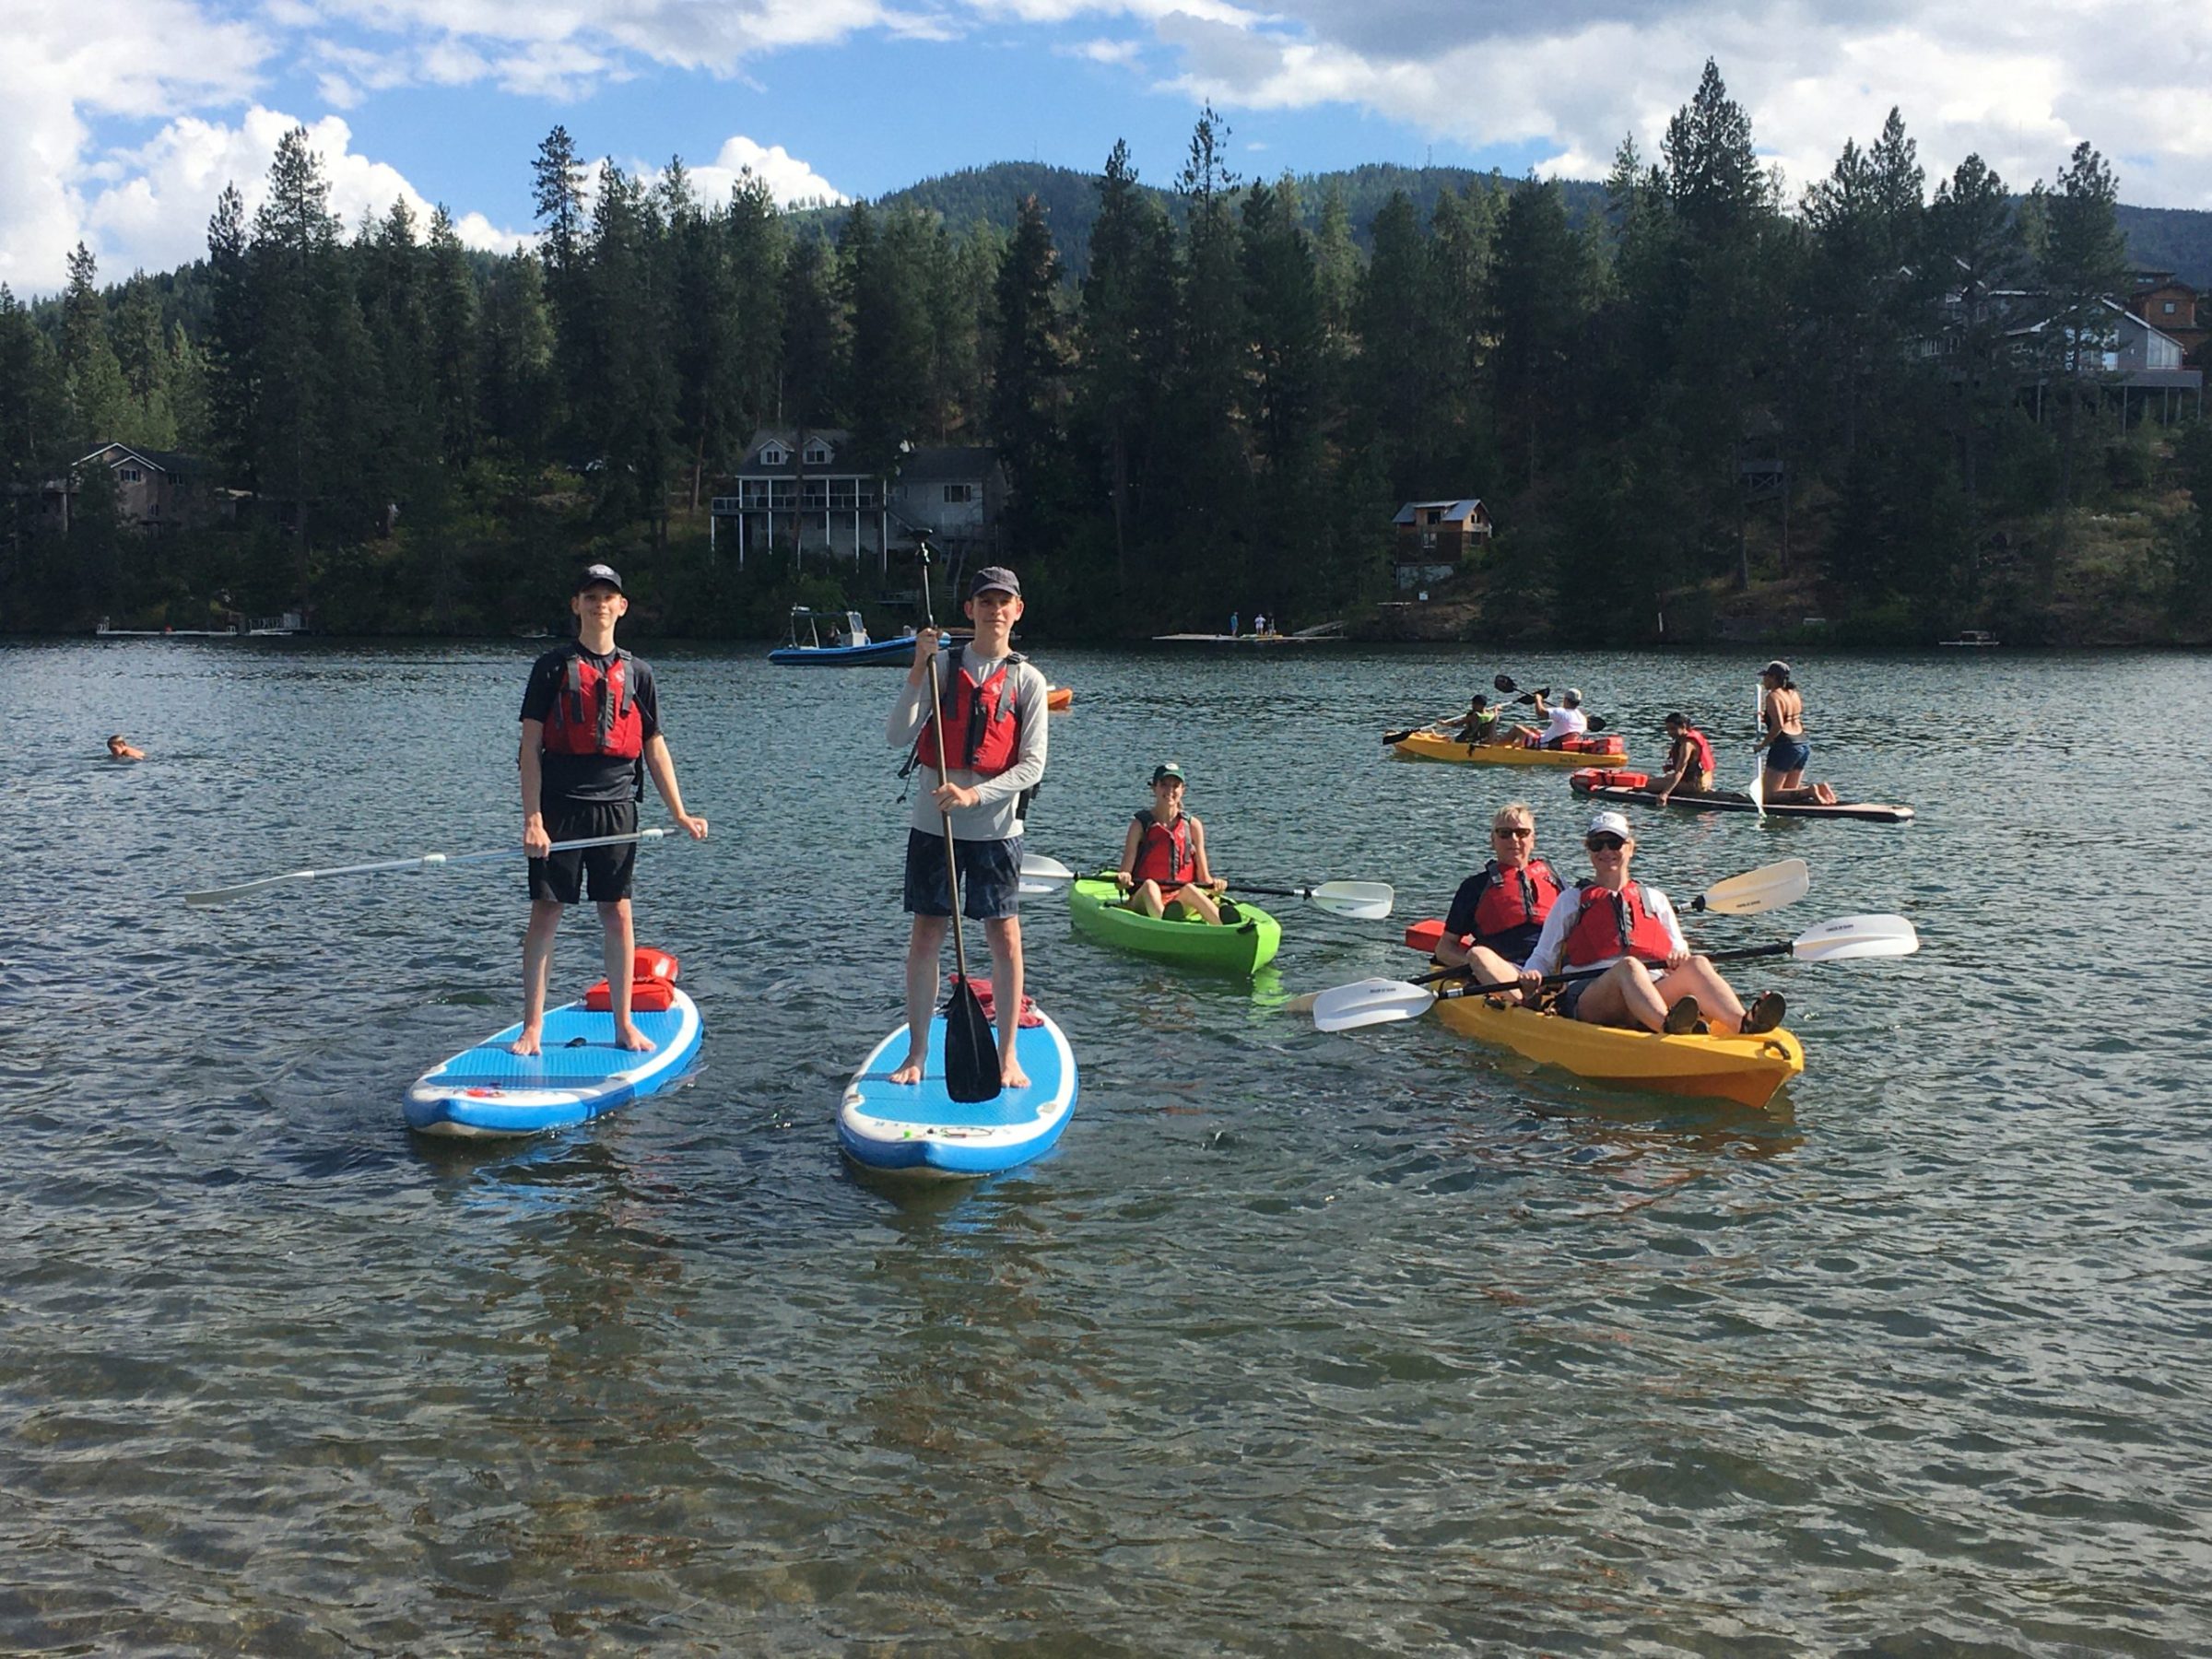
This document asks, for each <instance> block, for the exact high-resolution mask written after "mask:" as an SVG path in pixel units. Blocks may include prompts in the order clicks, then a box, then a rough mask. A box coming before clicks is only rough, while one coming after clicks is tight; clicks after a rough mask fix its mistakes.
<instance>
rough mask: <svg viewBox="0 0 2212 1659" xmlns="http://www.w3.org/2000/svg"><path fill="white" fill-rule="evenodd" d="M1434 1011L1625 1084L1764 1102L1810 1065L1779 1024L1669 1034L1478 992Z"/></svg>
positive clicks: (1477, 1035) (1461, 1028) (1485, 1035)
mask: <svg viewBox="0 0 2212 1659" xmlns="http://www.w3.org/2000/svg"><path fill="white" fill-rule="evenodd" d="M1436 1012H1437V1015H1438V1017H1439V1018H1441V1019H1442V1020H1443V1022H1444V1023H1445V1024H1446V1025H1448V1026H1450V1027H1451V1028H1452V1029H1453V1030H1455V1031H1457V1032H1459V1033H1460V1035H1462V1036H1463V1037H1472V1038H1474V1039H1475V1040H1476V1041H1477V1042H1488V1043H1493V1044H1495V1045H1496V1046H1498V1047H1500V1048H1508V1049H1511V1050H1512V1051H1513V1053H1516V1054H1519V1055H1521V1056H1523V1057H1524V1059H1529V1060H1535V1061H1540V1062H1542V1063H1543V1064H1544V1065H1558V1066H1562V1067H1564V1068H1565V1069H1566V1070H1568V1071H1571V1072H1572V1073H1574V1075H1575V1076H1576V1077H1587V1078H1589V1079H1590V1080H1591V1081H1592V1082H1594V1083H1606V1084H1612V1085H1615V1086H1618V1087H1620V1088H1648V1089H1652V1090H1654V1091H1655V1092H1657V1093H1660V1094H1678V1095H1701V1096H1711V1097H1713V1098H1715V1099H1718V1100H1738V1101H1741V1102H1742V1103H1743V1104H1744V1105H1746V1106H1753V1107H1758V1106H1764V1105H1765V1104H1766V1103H1767V1101H1768V1100H1770V1099H1771V1097H1772V1095H1773V1093H1774V1091H1775V1090H1776V1089H1777V1088H1781V1087H1782V1086H1783V1084H1784V1083H1787V1082H1788V1081H1789V1080H1790V1079H1791V1078H1792V1077H1795V1076H1796V1075H1797V1074H1798V1073H1799V1072H1801V1071H1803V1070H1804V1069H1805V1049H1804V1047H1803V1045H1801V1044H1800V1043H1799V1042H1798V1041H1797V1039H1796V1038H1794V1037H1793V1036H1792V1035H1791V1034H1790V1033H1789V1032H1788V1031H1786V1030H1782V1029H1780V1028H1777V1029H1775V1030H1771V1031H1763V1032H1761V1033H1760V1034H1759V1035H1758V1036H1756V1037H1742V1036H1727V1037H1724V1036H1720V1035H1718V1034H1715V1035H1713V1036H1709V1037H1668V1036H1665V1035H1664V1034H1662V1033H1660V1032H1658V1031H1626V1030H1620V1029H1619V1028H1618V1027H1616V1026H1599V1025H1585V1024H1583V1022H1582V1021H1581V1020H1579V1019H1564V1018H1560V1017H1559V1015H1557V1014H1536V1013H1532V1012H1530V1011H1529V1010H1528V1009H1526V1008H1517V1007H1496V1006H1492V1005H1491V1003H1490V1001H1489V1000H1488V998H1487V997H1479V996H1455V997H1450V998H1447V999H1445V1000H1443V1001H1441V1002H1439V1003H1438V1004H1437V1005H1436Z"/></svg>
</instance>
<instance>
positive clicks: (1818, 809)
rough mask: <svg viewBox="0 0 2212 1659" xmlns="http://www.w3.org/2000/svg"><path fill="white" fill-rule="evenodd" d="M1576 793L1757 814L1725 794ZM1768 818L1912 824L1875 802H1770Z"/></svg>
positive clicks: (1743, 800) (1585, 787)
mask: <svg viewBox="0 0 2212 1659" xmlns="http://www.w3.org/2000/svg"><path fill="white" fill-rule="evenodd" d="M1570 783H1571V787H1572V788H1573V790H1574V793H1575V794H1580V795H1587V796H1589V797H1590V798H1591V799H1592V800H1594V801H1610V802H1617V803H1618V804H1619V805H1621V806H1679V807H1681V808H1682V809H1683V810H1685V811H1687V812H1757V811H1758V810H1759V808H1758V807H1757V806H1754V805H1753V804H1752V800H1751V797H1750V796H1749V795H1747V794H1736V793H1735V792H1734V791H1730V790H1722V791H1717V792H1715V793H1714V794H1701V795H1692V794H1682V793H1681V792H1680V791H1677V792H1676V793H1675V794H1671V795H1669V796H1668V797H1667V798H1666V799H1665V801H1664V802H1662V801H1661V800H1660V799H1659V797H1658V796H1657V795H1656V794H1653V793H1652V791H1650V790H1648V789H1623V788H1620V787H1618V786H1617V785H1611V784H1600V785H1598V786H1597V787H1595V788H1593V787H1591V786H1590V785H1589V784H1587V783H1579V782H1573V781H1572V780H1570ZM1767 816H1768V817H1769V818H1855V819H1857V820H1858V821H1859V822H1861V823H1866V824H1909V823H1911V822H1912V807H1910V806H1884V805H1882V804H1880V803H1878V802H1872V801H1859V802H1849V801H1839V802H1838V803H1837V804H1836V805H1835V806H1821V805H1820V804H1819V803H1818V802H1815V801H1769V802H1768V803H1767Z"/></svg>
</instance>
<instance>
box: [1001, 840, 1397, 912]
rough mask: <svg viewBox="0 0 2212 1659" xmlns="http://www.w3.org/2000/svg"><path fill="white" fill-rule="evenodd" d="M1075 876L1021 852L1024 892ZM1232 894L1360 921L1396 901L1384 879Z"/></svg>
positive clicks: (1247, 885)
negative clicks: (1314, 907) (1296, 902)
mask: <svg viewBox="0 0 2212 1659" xmlns="http://www.w3.org/2000/svg"><path fill="white" fill-rule="evenodd" d="M1075 879H1076V873H1075V871H1073V870H1071V869H1069V868H1068V867H1067V866H1066V865H1064V864H1062V863H1061V862H1060V861H1059V860H1058V859H1056V858H1047V857H1045V856H1044V855H1043V854H1042V853H1024V854H1023V855H1022V860H1021V887H1022V891H1024V892H1026V893H1049V892H1051V891H1053V888H1058V887H1060V886H1062V885H1064V884H1065V883H1067V882H1070V881H1073V880H1075ZM1229 890H1230V892H1232V893H1264V894H1265V895H1267V896H1268V897H1269V898H1272V899H1310V900H1312V901H1313V902H1314V903H1315V904H1318V905H1319V906H1321V908H1322V909H1323V910H1325V911H1332V912H1335V914H1337V915H1339V916H1350V917H1352V918H1353V919H1354V920H1355V921H1359V922H1380V921H1382V918H1383V917H1385V916H1387V915H1389V914H1390V911H1391V907H1392V906H1393V905H1394V904H1395V903H1396V902H1397V900H1398V896H1397V892H1396V890H1395V889H1394V888H1392V887H1391V886H1390V884H1389V883H1388V882H1384V881H1324V882H1321V883H1318V884H1317V885H1315V886H1312V887H1260V886H1258V885H1256V884H1254V883H1252V882H1248V881H1232V882H1230V884H1229Z"/></svg>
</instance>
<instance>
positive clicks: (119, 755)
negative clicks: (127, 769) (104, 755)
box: [108, 732, 146, 760]
mask: <svg viewBox="0 0 2212 1659" xmlns="http://www.w3.org/2000/svg"><path fill="white" fill-rule="evenodd" d="M108 759H111V760H143V759H146V751H145V750H144V749H142V748H135V747H132V744H131V740H130V739H129V738H128V737H125V736H124V735H123V734H122V733H121V732H117V733H115V734H113V735H112V736H110V737H109V739H108Z"/></svg>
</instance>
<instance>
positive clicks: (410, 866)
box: [184, 830, 680, 909]
mask: <svg viewBox="0 0 2212 1659" xmlns="http://www.w3.org/2000/svg"><path fill="white" fill-rule="evenodd" d="M668 833H669V831H667V830H638V831H637V832H636V833H634V834H631V835H594V836H587V837H586V838H584V839H583V840H582V841H555V842H554V843H553V844H552V845H551V846H550V847H548V848H547V849H546V850H547V852H548V853H572V852H574V851H576V849H577V848H579V847H614V846H619V845H620V844H621V843H623V842H624V841H659V840H660V839H661V838H662V837H663V836H665V835H666V834H668ZM679 844H680V843H679ZM525 856H527V854H526V853H525V852H524V849H523V848H521V847H500V848H499V849H498V850H497V851H495V852H490V853H418V855H417V856H415V857H413V858H385V859H380V860H378V861H377V862H376V863H374V864H358V865H339V866H337V867H336V868H335V869H329V870H287V871H286V872H285V873H284V874H283V875H281V876H264V877H261V879H260V880H258V881H241V882H240V883H239V884H238V885H237V886H236V887H222V888H206V889H205V890H204V891H201V892H197V893H187V894H185V895H184V902H185V903H187V904H189V905H193V906H194V907H197V908H202V909H205V908H206V907H208V906H212V905H218V904H229V903H230V902H231V901H232V900H239V899H244V898H247V897H249V896H250V895H252V894H254V893H259V892H263V891H265V890H266V889H267V888H273V887H282V886H283V885H284V884H285V883H286V882H288V881H323V880H326V879H327V878H329V877H333V876H371V875H375V874H378V873H379V872H382V871H384V870H442V869H450V868H451V867H452V866H453V865H465V864H485V863H488V862H489V861H490V860H492V859H495V858H523V857H525Z"/></svg>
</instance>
